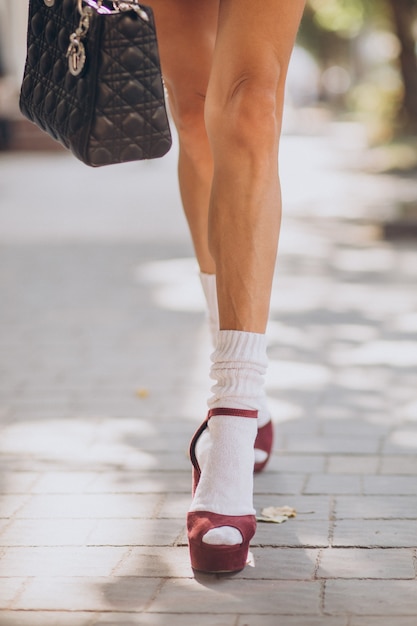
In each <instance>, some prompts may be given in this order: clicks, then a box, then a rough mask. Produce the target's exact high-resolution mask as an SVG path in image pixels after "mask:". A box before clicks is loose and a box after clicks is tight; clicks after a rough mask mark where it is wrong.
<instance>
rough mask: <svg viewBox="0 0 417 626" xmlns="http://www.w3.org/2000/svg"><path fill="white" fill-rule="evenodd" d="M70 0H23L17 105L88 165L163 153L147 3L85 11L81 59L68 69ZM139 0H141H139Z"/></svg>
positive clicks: (74, 16) (74, 14) (72, 25)
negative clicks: (79, 67)
mask: <svg viewBox="0 0 417 626" xmlns="http://www.w3.org/2000/svg"><path fill="white" fill-rule="evenodd" d="M76 6H77V0H56V2H55V5H54V6H52V7H47V6H46V5H45V3H44V1H43V0H30V5H29V25H28V39H27V59H26V65H25V71H24V77H23V82H22V87H21V93H20V109H21V111H22V113H23V114H24V115H25V116H26V117H27V118H29V119H30V120H31V121H32V122H34V123H35V124H37V125H38V126H39V127H40V128H42V130H44V131H46V132H47V133H49V134H50V135H51V136H52V137H53V138H54V139H56V140H58V141H60V142H61V143H62V144H63V145H64V146H65V147H66V148H68V149H70V150H71V151H72V152H73V153H74V154H75V156H76V157H77V158H79V159H80V160H81V161H83V162H84V163H86V164H87V165H92V166H94V167H96V166H101V165H108V164H110V163H122V162H125V161H135V160H141V159H152V158H156V157H160V156H163V155H164V154H165V153H166V152H167V151H168V150H169V148H170V146H171V134H170V130H169V124H168V119H167V114H166V109H165V101H164V89H163V85H162V79H161V70H160V63H159V53H158V46H157V41H156V35H155V25H154V20H153V14H152V10H151V9H150V8H149V7H145V10H146V12H147V14H148V16H149V18H150V20H149V22H145V21H144V20H142V19H141V18H140V17H139V16H138V15H137V14H136V13H135V12H133V11H129V12H125V13H118V14H107V15H105V14H98V13H96V12H94V13H93V15H92V18H91V20H90V28H89V30H88V33H87V35H86V38H85V40H84V41H83V43H84V45H85V48H86V56H87V62H86V65H85V67H84V69H83V71H82V73H81V74H80V75H79V76H73V75H72V74H71V73H70V72H69V70H68V61H67V58H66V52H67V49H68V44H69V37H70V34H71V33H73V32H74V31H75V29H76V27H77V26H78V22H79V13H78V11H77V8H76ZM141 6H142V7H143V5H141Z"/></svg>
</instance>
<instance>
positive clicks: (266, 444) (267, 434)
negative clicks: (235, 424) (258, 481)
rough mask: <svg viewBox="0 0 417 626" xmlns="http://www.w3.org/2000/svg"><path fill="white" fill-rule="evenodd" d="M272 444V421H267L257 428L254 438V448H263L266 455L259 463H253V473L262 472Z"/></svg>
mask: <svg viewBox="0 0 417 626" xmlns="http://www.w3.org/2000/svg"><path fill="white" fill-rule="evenodd" d="M273 444H274V427H273V424H272V421H269V422H268V423H267V424H265V426H262V427H261V428H259V430H258V434H257V435H256V439H255V446H254V447H255V448H256V449H258V450H263V451H264V452H266V454H267V455H268V456H267V457H266V459H265V461H262V462H261V463H255V467H254V468H253V471H254V472H255V473H258V472H262V470H263V469H264V467H265V465H266V464H267V463H268V461H269V458H270V456H271V452H272V446H273Z"/></svg>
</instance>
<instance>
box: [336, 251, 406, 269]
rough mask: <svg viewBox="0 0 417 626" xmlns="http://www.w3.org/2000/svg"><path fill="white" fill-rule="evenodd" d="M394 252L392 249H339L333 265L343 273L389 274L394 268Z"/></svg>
mask: <svg viewBox="0 0 417 626" xmlns="http://www.w3.org/2000/svg"><path fill="white" fill-rule="evenodd" d="M395 262H396V251H395V250H393V249H392V248H388V247H387V248H383V247H381V246H378V247H377V248H369V247H367V248H339V249H337V251H336V252H335V256H334V259H333V265H334V266H335V267H336V268H337V269H338V270H341V271H343V272H355V273H356V272H357V273H366V272H378V273H381V272H390V271H391V270H392V269H393V268H394V267H395Z"/></svg>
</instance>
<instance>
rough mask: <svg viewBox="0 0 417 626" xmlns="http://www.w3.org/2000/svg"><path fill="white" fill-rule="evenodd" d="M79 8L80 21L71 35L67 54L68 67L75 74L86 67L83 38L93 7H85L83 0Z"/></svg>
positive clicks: (88, 25) (77, 74)
mask: <svg viewBox="0 0 417 626" xmlns="http://www.w3.org/2000/svg"><path fill="white" fill-rule="evenodd" d="M78 8H79V10H80V22H79V24H78V28H76V30H75V32H74V33H72V34H71V35H70V44H69V46H68V50H67V54H66V56H67V59H68V69H69V71H70V73H71V74H72V75H73V76H79V74H81V72H82V71H83V69H84V65H85V62H86V54H85V46H84V44H83V42H82V39H84V38H85V36H86V35H87V32H88V29H89V27H90V16H91V14H92V9H91V8H90V7H88V6H86V7H83V5H82V2H81V1H79V3H78Z"/></svg>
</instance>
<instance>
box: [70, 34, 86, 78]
mask: <svg viewBox="0 0 417 626" xmlns="http://www.w3.org/2000/svg"><path fill="white" fill-rule="evenodd" d="M74 35H75V33H73V35H71V43H70V45H69V46H68V50H67V58H68V69H69V71H70V73H71V74H72V75H73V76H78V75H79V74H81V72H82V71H83V68H84V65H85V61H86V55H85V47H84V44H83V43H82V42H81V41H80V40H79V39H77V38H76V36H74Z"/></svg>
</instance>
